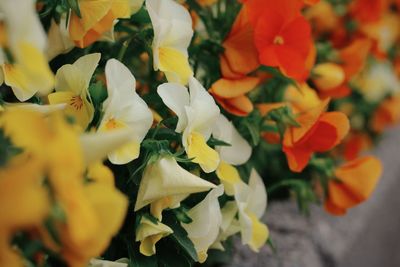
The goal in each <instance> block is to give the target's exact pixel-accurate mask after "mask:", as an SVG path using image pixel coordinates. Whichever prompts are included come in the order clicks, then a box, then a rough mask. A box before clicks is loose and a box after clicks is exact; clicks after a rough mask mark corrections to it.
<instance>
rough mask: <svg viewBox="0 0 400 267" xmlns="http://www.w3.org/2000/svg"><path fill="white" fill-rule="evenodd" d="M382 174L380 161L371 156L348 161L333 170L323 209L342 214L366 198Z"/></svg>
mask: <svg viewBox="0 0 400 267" xmlns="http://www.w3.org/2000/svg"><path fill="white" fill-rule="evenodd" d="M381 174H382V164H381V162H380V161H379V160H378V159H376V158H375V157H372V156H366V157H361V158H358V159H355V160H353V161H350V162H348V163H346V164H344V165H342V166H340V167H339V168H337V169H336V170H335V178H337V180H335V179H332V180H330V181H329V184H328V196H327V199H326V200H325V210H326V211H327V212H329V213H330V214H332V215H344V214H346V211H347V209H349V208H352V207H354V206H356V205H357V204H360V203H361V202H363V201H365V200H367V199H368V198H369V196H370V195H371V194H372V192H373V191H374V189H375V187H376V185H377V183H378V181H379V179H380V176H381Z"/></svg>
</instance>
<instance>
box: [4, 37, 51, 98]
mask: <svg viewBox="0 0 400 267" xmlns="http://www.w3.org/2000/svg"><path fill="white" fill-rule="evenodd" d="M18 48H19V50H18V54H17V58H16V60H17V63H16V64H14V65H13V66H12V67H11V66H10V65H6V66H5V67H4V68H3V70H4V80H5V83H6V84H7V85H9V86H11V87H12V89H13V92H14V94H15V96H16V97H17V98H18V100H20V101H25V100H28V99H29V98H31V97H32V96H33V95H34V94H35V93H36V92H39V93H41V94H47V93H48V92H49V91H50V90H51V89H52V88H53V86H54V75H53V73H52V72H51V70H50V68H49V65H48V63H47V59H46V57H45V56H44V54H43V53H41V52H40V51H39V50H38V49H37V48H35V47H34V46H32V45H30V44H26V43H22V44H20V45H19V47H18Z"/></svg>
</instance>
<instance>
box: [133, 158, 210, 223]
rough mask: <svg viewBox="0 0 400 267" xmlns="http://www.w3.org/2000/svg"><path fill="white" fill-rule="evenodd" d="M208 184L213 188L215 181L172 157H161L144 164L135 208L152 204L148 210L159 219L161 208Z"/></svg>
mask: <svg viewBox="0 0 400 267" xmlns="http://www.w3.org/2000/svg"><path fill="white" fill-rule="evenodd" d="M210 188H215V185H214V184H212V183H210V182H207V181H206V180H203V179H201V178H200V177H197V176H195V175H193V174H191V173H190V172H188V171H186V170H185V169H183V168H182V167H181V166H179V165H178V163H177V162H176V160H175V159H174V158H173V157H168V156H167V157H162V158H160V159H158V160H157V161H156V162H154V163H150V164H149V165H148V166H147V167H146V169H145V171H144V174H143V177H142V180H141V182H140V186H139V192H138V196H137V199H136V204H135V211H137V210H139V209H141V208H143V207H144V206H147V205H149V204H151V207H150V210H151V213H152V214H153V215H154V216H155V217H157V218H158V219H159V220H161V212H162V210H163V209H165V208H167V207H168V208H176V207H178V206H179V204H180V202H181V201H182V200H183V199H185V198H186V197H187V196H189V194H192V193H197V192H203V191H207V190H209V189H210Z"/></svg>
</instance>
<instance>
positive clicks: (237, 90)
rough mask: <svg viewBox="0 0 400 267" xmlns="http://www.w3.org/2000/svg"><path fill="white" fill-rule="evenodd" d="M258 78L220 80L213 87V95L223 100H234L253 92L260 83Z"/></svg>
mask: <svg viewBox="0 0 400 267" xmlns="http://www.w3.org/2000/svg"><path fill="white" fill-rule="evenodd" d="M259 81H260V79H259V78H258V77H247V76H246V77H244V78H242V79H235V80H231V79H224V78H223V79H219V80H218V81H216V82H215V83H213V84H212V86H211V89H210V90H211V91H212V93H213V94H215V95H217V96H219V97H221V98H234V97H238V96H241V95H244V94H246V93H248V92H250V91H252V90H253V89H254V88H255V87H256V86H257V85H258V83H259Z"/></svg>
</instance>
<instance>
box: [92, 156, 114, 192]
mask: <svg viewBox="0 0 400 267" xmlns="http://www.w3.org/2000/svg"><path fill="white" fill-rule="evenodd" d="M87 176H88V177H89V178H90V179H92V180H94V181H95V182H97V183H101V184H105V185H109V186H113V185H114V174H113V173H112V171H111V170H110V169H109V168H108V167H106V166H105V165H104V164H103V163H102V162H100V161H98V162H95V163H92V164H90V165H89V167H88V173H87Z"/></svg>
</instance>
